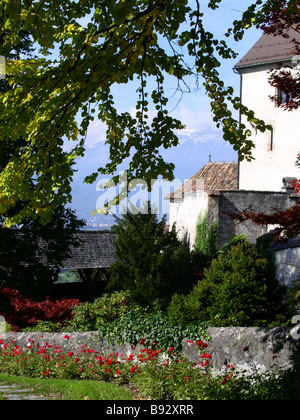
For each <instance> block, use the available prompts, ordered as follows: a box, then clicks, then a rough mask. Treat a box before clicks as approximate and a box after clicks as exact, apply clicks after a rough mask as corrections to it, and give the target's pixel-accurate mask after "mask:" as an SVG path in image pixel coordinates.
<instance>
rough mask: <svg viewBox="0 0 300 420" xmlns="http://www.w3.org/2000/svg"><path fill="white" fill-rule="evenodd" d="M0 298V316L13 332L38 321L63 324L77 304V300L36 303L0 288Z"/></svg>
mask: <svg viewBox="0 0 300 420" xmlns="http://www.w3.org/2000/svg"><path fill="white" fill-rule="evenodd" d="M0 298H1V307H0V315H3V316H4V317H5V319H6V321H7V322H8V323H9V324H10V325H11V327H12V328H13V330H15V331H19V330H20V329H24V328H26V327H31V326H35V325H36V324H37V322H38V321H50V322H53V323H61V324H63V323H65V322H66V321H67V320H69V319H71V318H72V316H73V312H72V311H73V309H74V307H75V306H76V305H78V304H79V301H78V300H77V299H62V300H57V301H52V300H50V299H48V298H46V299H45V300H43V301H42V302H37V301H34V300H32V299H29V298H26V297H24V296H23V295H21V293H19V292H18V291H17V290H12V289H9V288H7V287H0Z"/></svg>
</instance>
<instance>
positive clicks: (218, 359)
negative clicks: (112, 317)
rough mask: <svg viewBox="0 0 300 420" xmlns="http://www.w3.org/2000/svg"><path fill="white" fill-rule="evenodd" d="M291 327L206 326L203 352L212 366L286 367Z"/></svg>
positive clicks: (298, 338)
mask: <svg viewBox="0 0 300 420" xmlns="http://www.w3.org/2000/svg"><path fill="white" fill-rule="evenodd" d="M295 328H296V327H294V328H293V329H291V328H274V329H269V328H237V327H227V328H208V330H207V332H208V334H209V335H210V337H211V339H210V340H207V341H206V343H207V344H208V347H207V349H206V350H205V352H206V353H207V354H209V353H210V354H211V355H212V357H211V366H212V367H213V368H214V369H216V370H219V369H224V368H225V369H226V367H227V365H228V364H232V365H233V366H234V367H235V368H237V369H242V370H246V371H247V372H249V373H253V372H254V373H255V372H261V371H266V370H269V369H270V368H271V367H273V368H275V369H276V365H278V367H280V368H283V369H287V368H289V367H291V366H292V365H291V357H292V356H293V354H294V353H295V352H296V351H297V349H298V351H299V343H300V334H298V333H297V332H295ZM1 337H2V339H3V341H4V344H5V343H8V342H11V341H12V340H14V342H15V345H19V346H20V347H22V348H26V347H27V346H28V345H31V344H32V342H31V341H29V339H31V340H33V341H34V344H35V345H37V346H43V345H45V343H49V344H51V345H52V346H59V347H61V348H62V350H63V351H70V350H72V351H74V353H76V352H77V353H80V352H81V348H82V347H81V346H83V345H86V348H88V347H89V348H91V349H93V350H95V351H99V352H100V353H101V354H103V355H107V354H109V353H111V352H118V353H119V354H122V353H123V354H125V355H127V356H129V354H132V353H134V354H138V353H139V351H140V349H141V346H139V345H137V346H136V348H135V349H132V347H131V345H130V344H125V345H124V346H120V345H119V344H117V343H114V344H113V345H112V344H108V343H107V342H106V341H105V340H102V339H100V338H99V336H98V335H97V333H96V332H85V333H81V332H78V333H40V332H34V333H3V334H1ZM189 341H190V340H188V338H186V339H184V340H183V352H184V355H185V356H186V357H187V358H188V359H189V360H191V361H193V362H195V363H197V362H198V361H201V360H202V359H201V357H200V356H201V355H200V354H199V352H198V347H197V345H196V344H195V343H191V342H189Z"/></svg>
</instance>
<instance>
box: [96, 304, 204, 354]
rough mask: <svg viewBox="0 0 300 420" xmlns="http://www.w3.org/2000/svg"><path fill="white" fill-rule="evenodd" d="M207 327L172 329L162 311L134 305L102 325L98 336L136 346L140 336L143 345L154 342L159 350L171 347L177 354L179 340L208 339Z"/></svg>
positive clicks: (202, 325) (178, 327) (180, 344)
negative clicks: (120, 315)
mask: <svg viewBox="0 0 300 420" xmlns="http://www.w3.org/2000/svg"><path fill="white" fill-rule="evenodd" d="M206 328H207V324H204V323H202V324H201V323H199V324H197V325H195V326H192V327H183V326H180V325H178V326H175V327H174V326H173V325H172V324H171V323H170V321H169V319H168V315H167V313H166V312H165V311H161V310H159V309H155V310H154V309H151V310H150V309H149V308H141V307H139V306H133V307H132V308H131V309H130V311H128V312H126V313H125V314H124V315H123V316H122V317H119V318H116V319H115V320H114V321H113V322H106V323H104V324H103V325H102V326H101V327H100V329H99V334H100V335H101V336H102V337H105V339H107V340H108V341H112V342H113V341H115V340H116V338H117V339H118V341H119V342H120V343H121V344H122V343H130V344H131V345H137V344H139V343H140V340H141V337H142V338H143V344H144V345H145V346H147V345H148V346H149V345H150V346H151V345H152V344H153V343H154V342H155V343H156V345H157V346H159V347H160V348H164V349H167V348H169V347H172V348H173V351H174V352H177V351H179V350H180V349H181V348H182V340H183V339H184V338H186V337H190V338H191V339H194V340H198V339H200V338H204V339H207V338H208V335H207V333H206Z"/></svg>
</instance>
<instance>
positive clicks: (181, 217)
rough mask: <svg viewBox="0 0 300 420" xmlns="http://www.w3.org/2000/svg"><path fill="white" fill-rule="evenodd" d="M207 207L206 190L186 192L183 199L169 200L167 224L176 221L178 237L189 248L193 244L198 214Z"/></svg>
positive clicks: (202, 213) (203, 211) (171, 224)
mask: <svg viewBox="0 0 300 420" xmlns="http://www.w3.org/2000/svg"><path fill="white" fill-rule="evenodd" d="M207 208H208V196H207V193H206V191H203V190H202V191H198V192H197V193H186V194H185V195H184V199H183V200H180V201H179V200H178V201H174V202H170V215H169V224H170V226H173V224H174V223H176V231H177V233H178V238H179V239H180V240H181V241H183V242H185V243H188V244H189V246H190V249H192V248H193V246H194V244H195V237H196V225H197V221H198V217H199V215H204V214H205V212H206V211H207Z"/></svg>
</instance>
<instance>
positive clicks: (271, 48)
mask: <svg viewBox="0 0 300 420" xmlns="http://www.w3.org/2000/svg"><path fill="white" fill-rule="evenodd" d="M291 37H294V38H296V39H297V41H298V40H299V42H300V33H299V32H296V31H293V33H291ZM293 49H295V46H294V44H293V43H292V42H291V40H290V39H286V38H284V37H281V36H274V35H269V34H264V35H262V36H261V38H260V39H259V40H258V41H257V42H256V43H255V45H254V46H253V47H252V48H251V49H250V51H249V52H248V53H247V54H246V55H245V56H244V57H243V58H242V59H241V60H240V61H239V62H238V63H237V64H236V65H235V66H234V70H235V72H237V73H238V74H240V77H241V92H240V94H241V102H242V104H243V105H245V106H247V107H248V108H249V109H251V110H253V111H254V112H255V115H256V116H257V118H259V119H262V120H263V121H264V122H265V123H266V124H268V125H270V126H272V130H271V131H270V130H267V131H266V132H264V133H262V132H260V131H259V130H257V129H256V127H255V125H254V124H253V125H251V124H250V123H249V122H247V121H245V120H246V118H245V117H244V116H243V117H242V118H241V122H242V123H244V124H246V126H247V128H249V129H250V130H251V132H252V136H251V140H252V141H253V143H254V144H255V148H254V149H253V157H254V160H253V161H251V162H247V161H242V162H240V164H239V189H240V190H255V191H281V188H282V186H283V185H282V183H283V179H286V180H288V178H298V177H299V170H298V169H297V167H296V165H295V161H296V157H297V154H298V153H299V151H300V132H299V122H300V109H297V110H293V111H287V110H284V109H283V108H281V107H279V106H278V105H276V104H275V103H274V101H272V100H271V99H270V98H271V97H275V96H276V97H278V98H279V100H280V102H285V101H288V98H287V97H286V95H284V94H283V93H282V92H280V91H278V90H277V89H276V88H275V87H273V86H271V84H270V83H269V78H270V71H271V70H274V69H276V68H278V67H280V68H281V69H290V70H291V71H295V70H298V71H299V70H300V56H295V53H294V52H293Z"/></svg>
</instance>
